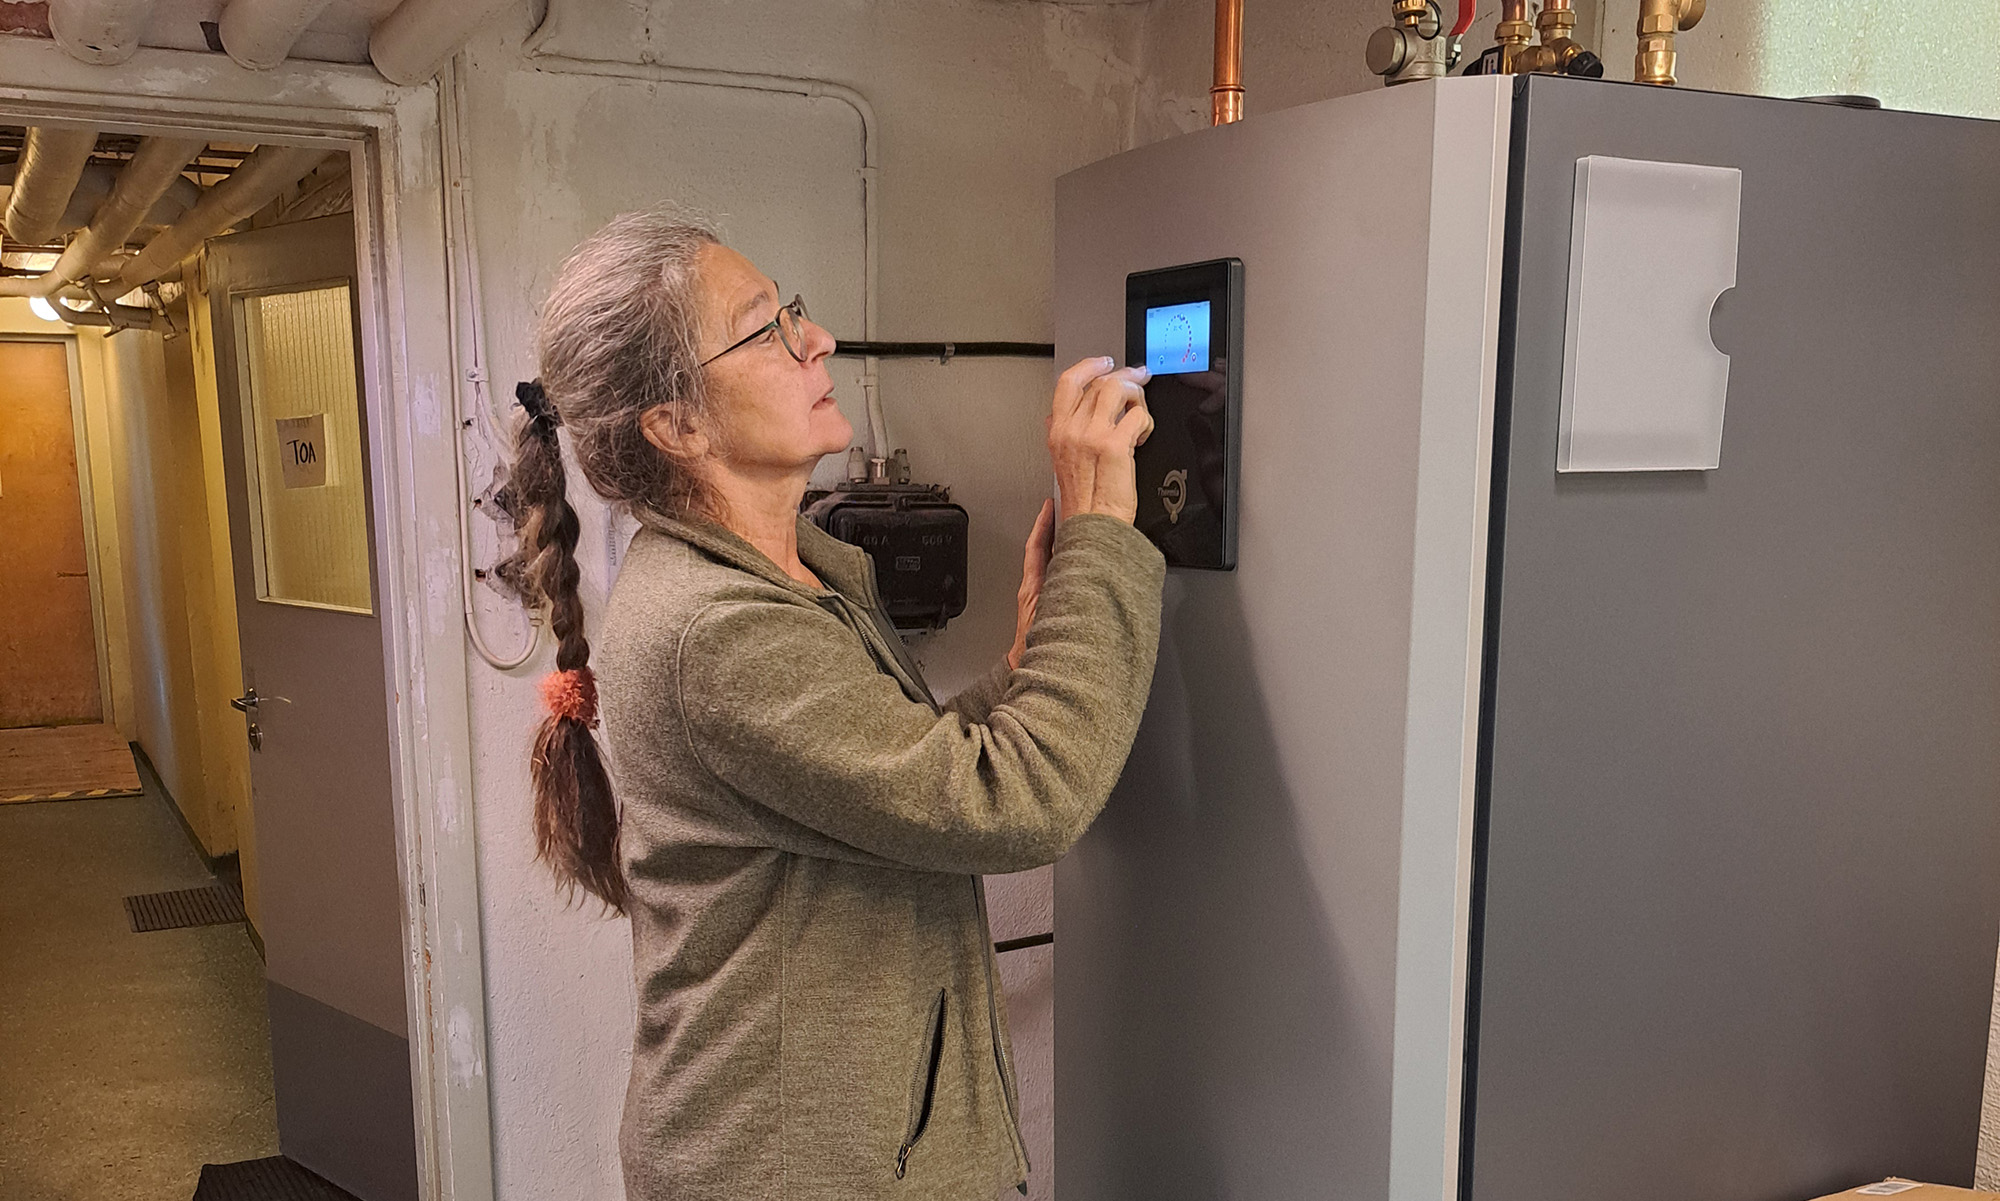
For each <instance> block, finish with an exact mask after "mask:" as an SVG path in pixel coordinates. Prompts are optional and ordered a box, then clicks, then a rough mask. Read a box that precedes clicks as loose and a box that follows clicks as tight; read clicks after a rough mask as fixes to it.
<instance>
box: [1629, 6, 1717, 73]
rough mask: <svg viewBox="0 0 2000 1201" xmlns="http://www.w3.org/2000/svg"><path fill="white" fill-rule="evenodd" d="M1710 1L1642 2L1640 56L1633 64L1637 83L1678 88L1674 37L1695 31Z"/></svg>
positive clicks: (1640, 13) (1640, 11) (1640, 12)
mask: <svg viewBox="0 0 2000 1201" xmlns="http://www.w3.org/2000/svg"><path fill="white" fill-rule="evenodd" d="M1707 10H1708V0H1639V53H1638V55H1637V57H1636V58H1634V60H1633V64H1632V79H1633V81H1634V82H1636V83H1652V84H1659V85H1660V86H1662V87H1669V88H1670V87H1672V86H1674V34H1675V32H1676V31H1679V32H1683V33H1684V32H1686V31H1687V30H1690V29H1693V28H1694V27H1695V25H1696V24H1697V23H1698V22H1699V21H1700V20H1701V15H1702V13H1704V12H1706V11H1707Z"/></svg>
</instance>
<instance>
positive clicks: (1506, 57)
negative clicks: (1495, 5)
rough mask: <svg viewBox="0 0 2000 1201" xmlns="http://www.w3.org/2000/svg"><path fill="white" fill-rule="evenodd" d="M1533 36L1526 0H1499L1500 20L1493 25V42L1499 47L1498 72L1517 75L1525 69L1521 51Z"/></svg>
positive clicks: (1533, 28)
mask: <svg viewBox="0 0 2000 1201" xmlns="http://www.w3.org/2000/svg"><path fill="white" fill-rule="evenodd" d="M1534 36H1535V27H1534V26H1533V25H1531V24H1529V23H1528V0H1500V21H1499V23H1498V24H1496V25H1494V27H1493V41H1494V44H1495V45H1497V46H1499V47H1500V74H1502V75H1517V74H1520V73H1521V72H1522V71H1523V70H1524V69H1525V64H1523V63H1521V62H1520V61H1519V59H1520V58H1521V52H1522V51H1524V50H1526V49H1527V48H1528V43H1529V41H1530V40H1532V39H1533V38H1534Z"/></svg>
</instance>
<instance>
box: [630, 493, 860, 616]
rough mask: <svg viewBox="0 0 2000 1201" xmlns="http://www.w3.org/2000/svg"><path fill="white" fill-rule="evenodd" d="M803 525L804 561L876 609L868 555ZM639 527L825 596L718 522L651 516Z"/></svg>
mask: <svg viewBox="0 0 2000 1201" xmlns="http://www.w3.org/2000/svg"><path fill="white" fill-rule="evenodd" d="M798 522H799V525H798V529H799V534H798V537H799V559H800V561H801V562H803V563H804V564H805V565H806V566H807V567H809V568H811V569H812V572H813V574H814V575H816V576H818V577H819V578H820V579H821V580H822V581H823V582H824V583H825V584H826V585H827V586H828V587H829V588H831V589H833V590H834V591H835V592H838V593H840V594H841V595H842V596H844V597H846V598H847V599H848V600H850V601H853V602H855V603H856V604H859V605H862V606H864V607H867V608H871V609H872V608H873V607H874V605H875V591H874V588H873V587H872V584H873V580H874V575H873V572H872V570H871V565H870V562H869V559H868V552H867V551H865V550H862V549H861V548H860V547H858V546H850V545H848V544H847V543H845V542H842V541H841V540H840V539H838V538H835V537H834V536H832V535H831V534H828V533H827V532H826V531H824V530H822V529H820V528H819V527H818V526H816V525H814V524H813V523H812V522H811V521H810V520H809V519H807V518H805V517H803V516H802V517H800V518H799V519H798ZM640 523H641V524H643V525H645V526H646V527H647V528H649V529H653V530H657V531H658V532H660V533H662V534H665V535H667V536H668V537H670V538H678V539H680V540H681V541H682V542H685V543H687V544H688V545H689V546H692V547H694V548H695V549H696V550H699V551H701V552H703V553H704V554H706V555H708V556H710V557H711V558H714V559H717V560H720V561H721V562H723V563H727V564H728V565H729V566H731V567H734V568H737V569H739V570H741V571H747V572H749V573H750V574H751V575H754V576H756V577H757V578H758V579H761V580H768V581H770V582H771V583H773V584H776V585H778V586H779V587H781V588H789V589H791V590H792V591H794V592H798V593H802V594H804V595H806V596H811V597H819V596H821V595H824V594H823V593H822V592H821V591H820V590H819V589H817V588H814V587H812V586H810V585H808V584H801V583H800V582H799V581H797V580H795V579H793V578H792V577H790V576H788V575H786V574H785V572H784V570H783V569H782V568H780V567H779V566H778V565H777V564H776V563H773V562H772V561H771V559H770V557H769V556H767V555H765V553H764V552H763V551H761V550H758V549H757V548H756V547H754V546H752V545H750V543H749V542H747V541H745V540H744V539H742V538H740V537H738V536H737V535H736V534H734V533H732V532H730V530H729V529H728V528H726V527H724V526H721V525H718V524H716V523H715V522H712V521H696V520H688V519H683V518H677V517H667V516H664V515H662V514H657V513H647V514H644V515H643V516H641V517H640Z"/></svg>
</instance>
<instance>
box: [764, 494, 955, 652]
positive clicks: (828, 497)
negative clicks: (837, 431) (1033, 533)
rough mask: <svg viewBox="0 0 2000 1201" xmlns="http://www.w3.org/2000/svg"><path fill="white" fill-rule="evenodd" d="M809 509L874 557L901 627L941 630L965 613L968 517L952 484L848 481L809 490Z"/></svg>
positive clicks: (885, 599) (880, 588)
mask: <svg viewBox="0 0 2000 1201" xmlns="http://www.w3.org/2000/svg"><path fill="white" fill-rule="evenodd" d="M804 512H805V515H806V516H807V517H809V518H811V519H812V522H813V524H814V525H817V526H818V527H819V528H821V529H823V530H825V531H826V532H827V533H829V534H832V535H833V536H834V537H836V538H838V539H840V540H841V541H842V542H846V543H850V544H852V545H854V546H858V547H860V548H861V549H863V550H865V551H867V552H868V554H869V556H870V557H871V558H873V559H874V560H875V590H876V591H877V592H878V593H880V594H881V598H882V607H883V610H884V612H886V613H887V614H888V615H889V620H890V621H891V622H893V623H894V624H895V626H896V628H897V629H899V630H936V629H942V628H943V627H944V623H945V622H947V621H949V620H951V619H952V618H954V617H957V616H958V615H959V614H960V613H963V612H965V569H966V526H967V523H966V516H965V510H964V509H962V508H960V507H959V506H958V505H955V504H953V503H952V500H951V490H950V489H948V488H945V487H942V486H939V485H935V484H867V483H842V484H840V485H839V486H838V487H836V488H835V489H834V490H833V491H831V492H826V493H822V494H819V495H818V496H813V495H811V494H808V495H807V497H806V505H805V509H804Z"/></svg>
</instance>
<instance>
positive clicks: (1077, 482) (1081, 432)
mask: <svg viewBox="0 0 2000 1201" xmlns="http://www.w3.org/2000/svg"><path fill="white" fill-rule="evenodd" d="M1151 378H1152V373H1151V372H1149V371H1147V370H1146V369H1145V368H1144V367H1123V368H1120V367H1118V365H1117V361H1116V360H1114V359H1108V358H1097V359H1084V360H1083V361H1081V362H1079V363H1077V364H1076V365H1075V366H1074V367H1071V368H1070V369H1069V370H1068V371H1065V372H1063V373H1062V376H1061V378H1059V379H1058V380H1057V381H1056V395H1055V403H1054V405H1053V406H1052V408H1051V411H1050V413H1049V458H1050V459H1051V460H1052V461H1053V462H1054V463H1055V470H1056V486H1057V487H1058V488H1059V489H1060V490H1061V492H1062V512H1061V513H1060V514H1059V518H1060V520H1064V521H1066V520H1068V519H1069V518H1071V517H1074V516H1076V515H1077V514H1079V513H1103V514H1106V515H1108V516H1112V517H1116V518H1118V519H1119V520H1120V521H1125V522H1130V521H1132V519H1133V518H1135V517H1137V516H1138V514H1139V492H1138V481H1137V478H1136V476H1135V474H1134V469H1133V466H1132V451H1133V449H1134V448H1135V447H1137V446H1138V445H1139V444H1140V443H1142V442H1144V441H1145V440H1146V436H1147V435H1148V434H1150V433H1152V432H1153V415H1152V414H1151V413H1150V412H1148V411H1147V410H1146V392H1145V383H1146V381H1147V380H1149V379H1151Z"/></svg>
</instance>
